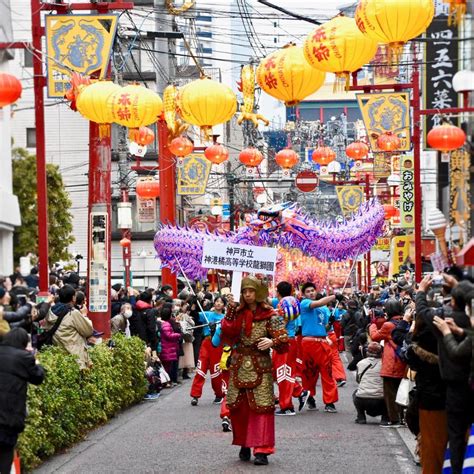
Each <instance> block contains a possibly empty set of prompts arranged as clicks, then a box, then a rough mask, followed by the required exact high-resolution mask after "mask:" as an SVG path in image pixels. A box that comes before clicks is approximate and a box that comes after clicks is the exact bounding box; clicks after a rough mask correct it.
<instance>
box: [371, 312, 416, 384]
mask: <svg viewBox="0 0 474 474" xmlns="http://www.w3.org/2000/svg"><path fill="white" fill-rule="evenodd" d="M400 319H401V316H395V317H394V318H392V319H391V320H390V321H386V322H385V323H384V324H383V325H382V327H381V328H380V329H377V325H376V324H371V325H370V328H369V335H370V338H371V339H372V341H375V342H381V341H384V347H383V356H382V370H381V371H380V375H381V376H382V377H392V378H395V379H402V378H403V377H404V376H405V371H406V367H407V365H406V363H405V362H403V361H402V360H401V359H400V357H398V355H397V354H396V352H395V348H396V344H395V343H394V342H393V340H392V331H393V330H394V329H395V326H396V324H397V323H398V321H399V320H400Z"/></svg>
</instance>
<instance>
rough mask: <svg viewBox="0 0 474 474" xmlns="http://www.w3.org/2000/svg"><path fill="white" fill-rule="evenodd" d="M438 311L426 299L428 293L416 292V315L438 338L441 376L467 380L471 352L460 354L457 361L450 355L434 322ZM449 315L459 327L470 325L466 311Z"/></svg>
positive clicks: (448, 378) (445, 378)
mask: <svg viewBox="0 0 474 474" xmlns="http://www.w3.org/2000/svg"><path fill="white" fill-rule="evenodd" d="M437 311H439V310H435V309H433V308H430V307H429V306H428V302H427V301H426V293H424V292H422V291H419V292H418V293H417V294H416V316H417V318H423V320H424V322H425V323H426V324H427V326H428V327H429V328H430V329H431V331H432V332H433V334H434V335H435V336H436V339H437V340H438V357H439V368H440V371H441V377H442V378H443V380H445V381H446V382H467V381H468V379H469V366H470V360H471V356H470V355H469V354H468V355H465V356H460V357H459V358H457V359H456V360H455V361H454V360H452V359H451V358H450V357H449V356H448V351H447V349H446V345H445V340H444V338H443V335H442V334H441V332H440V331H438V329H437V328H436V326H435V325H434V324H433V318H434V317H435V316H436V314H437ZM449 316H450V317H452V318H453V319H454V322H455V323H456V324H457V325H458V326H459V327H461V328H469V327H470V321H469V317H468V316H467V315H466V313H465V312H464V311H452V313H451V314H450V315H449Z"/></svg>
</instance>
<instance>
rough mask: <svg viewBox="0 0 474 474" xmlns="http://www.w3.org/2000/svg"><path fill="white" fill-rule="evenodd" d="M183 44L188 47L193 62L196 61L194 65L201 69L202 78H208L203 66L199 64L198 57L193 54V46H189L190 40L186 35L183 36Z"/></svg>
mask: <svg viewBox="0 0 474 474" xmlns="http://www.w3.org/2000/svg"><path fill="white" fill-rule="evenodd" d="M183 43H184V46H185V47H186V49H187V50H188V53H189V55H190V56H191V58H192V60H193V61H194V64H195V65H196V67H197V68H198V69H199V72H200V74H201V77H207V75H206V73H205V71H204V69H203V68H202V66H201V64H199V61H198V59H197V57H196V55H195V54H194V53H193V50H192V49H191V46H189V43H188V40H187V39H186V37H185V36H184V35H183Z"/></svg>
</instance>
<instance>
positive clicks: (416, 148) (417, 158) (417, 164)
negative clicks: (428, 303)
mask: <svg viewBox="0 0 474 474" xmlns="http://www.w3.org/2000/svg"><path fill="white" fill-rule="evenodd" d="M412 83H413V120H414V123H413V137H412V142H413V173H414V185H415V229H414V231H415V281H417V282H420V281H421V274H422V268H421V233H422V229H423V222H422V218H423V215H422V213H423V211H422V206H421V199H422V195H421V139H420V135H421V124H420V120H421V114H420V71H419V69H418V64H417V63H416V62H415V64H414V65H413V75H412Z"/></svg>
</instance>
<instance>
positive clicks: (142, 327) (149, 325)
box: [129, 300, 158, 351]
mask: <svg viewBox="0 0 474 474" xmlns="http://www.w3.org/2000/svg"><path fill="white" fill-rule="evenodd" d="M157 316H158V311H157V310H156V309H155V308H153V307H152V306H151V305H150V304H149V303H145V302H144V301H141V300H139V301H137V304H136V305H135V308H134V311H133V315H132V316H131V317H130V319H129V322H130V333H131V335H132V336H138V337H139V338H140V339H141V340H142V341H144V342H145V343H146V345H147V346H148V347H151V349H152V350H154V351H156V350H157V347H158V336H157V333H156V332H157V326H156V317H157Z"/></svg>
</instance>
